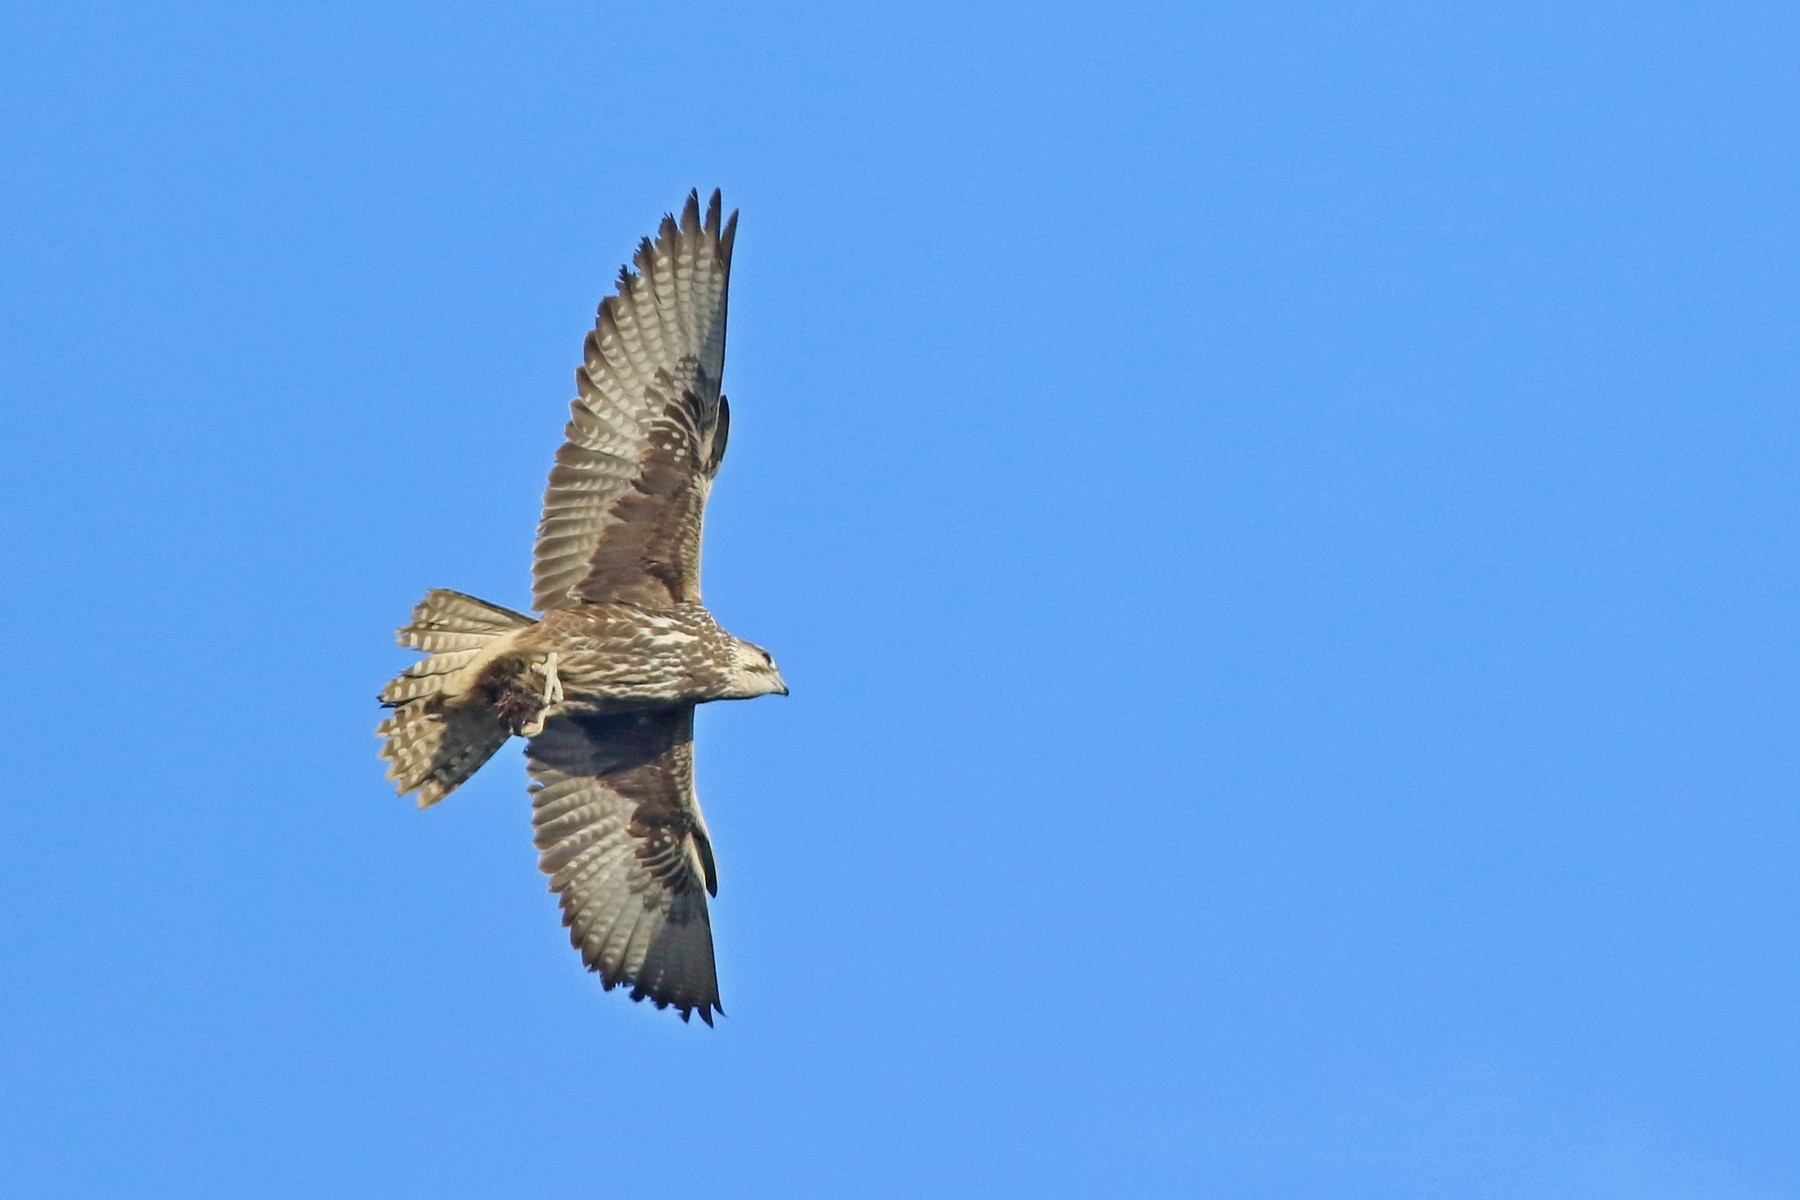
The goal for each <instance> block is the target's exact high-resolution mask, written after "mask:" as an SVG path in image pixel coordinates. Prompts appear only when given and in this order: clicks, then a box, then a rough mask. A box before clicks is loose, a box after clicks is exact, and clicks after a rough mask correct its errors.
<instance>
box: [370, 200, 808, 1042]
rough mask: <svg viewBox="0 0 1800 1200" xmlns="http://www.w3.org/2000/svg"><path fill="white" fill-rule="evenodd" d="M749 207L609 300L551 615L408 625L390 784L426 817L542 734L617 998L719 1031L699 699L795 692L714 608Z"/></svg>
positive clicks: (540, 550)
mask: <svg viewBox="0 0 1800 1200" xmlns="http://www.w3.org/2000/svg"><path fill="white" fill-rule="evenodd" d="M736 222H737V216H736V214H735V213H734V214H732V217H731V219H730V221H728V222H726V223H724V224H723V225H721V222H720V219H719V196H718V193H716V192H715V193H714V194H713V197H712V202H711V204H710V206H709V207H708V210H707V213H706V216H705V218H704V220H703V219H702V218H701V215H700V212H699V204H698V197H697V196H695V195H690V196H689V197H688V203H687V207H686V209H685V210H684V211H683V213H682V216H681V219H680V221H679V222H677V221H676V220H675V218H673V217H667V218H664V221H663V225H662V228H661V229H660V231H659V234H658V237H657V240H656V241H655V242H651V241H649V240H648V239H646V240H645V241H644V243H643V244H642V246H641V247H640V248H639V251H638V254H637V258H636V264H635V265H636V266H637V268H638V270H637V273H635V274H634V273H632V272H631V271H629V270H627V271H625V272H622V273H621V276H620V282H619V291H618V294H617V295H615V296H613V297H610V298H608V299H607V300H606V301H605V302H603V303H602V304H601V306H600V314H599V319H598V321H597V322H596V324H595V329H594V332H593V333H592V334H590V335H589V337H588V343H587V352H586V355H585V361H584V362H583V364H582V367H581V368H580V369H579V370H578V371H577V373H576V379H577V385H578V388H579V391H580V395H579V398H577V399H576V400H575V402H574V404H573V406H572V413H571V420H570V422H569V425H568V429H567V433H566V437H567V440H566V441H565V442H564V444H563V446H562V448H561V449H560V450H559V451H558V452H557V455H556V466H555V468H554V469H553V470H552V471H551V474H550V486H549V489H548V491H547V493H546V495H545V498H544V518H543V521H542V523H541V524H540V525H539V528H538V541H537V553H536V556H535V568H534V575H535V586H534V588H533V596H534V603H535V606H536V607H537V608H539V609H541V610H543V616H542V617H540V618H537V619H533V618H532V617H530V616H527V615H525V614H523V613H518V612H514V611H512V610H510V609H505V608H501V607H499V606H497V605H493V604H489V603H487V602H486V601H482V600H477V599H475V598H474V597H472V596H466V595H463V594H462V593H460V592H451V591H446V590H442V589H434V590H433V591H431V592H429V593H427V595H426V597H425V599H424V600H423V601H421V602H420V604H419V605H418V606H417V607H416V608H415V609H414V610H413V620H412V623H411V624H410V625H407V626H405V627H404V628H402V629H401V630H400V640H401V643H402V644H403V645H407V646H411V647H413V648H415V649H418V650H422V651H425V652H426V655H427V657H425V658H423V659H421V660H420V661H418V662H416V663H414V664H413V665H412V666H411V667H409V668H408V669H407V670H406V671H405V672H403V673H402V674H401V675H400V676H399V677H398V678H396V679H395V680H394V681H393V682H392V683H390V684H389V685H388V686H387V687H386V688H385V689H384V690H383V691H382V693H381V701H382V703H383V704H384V705H386V706H387V707H388V708H390V709H392V710H393V711H392V712H391V713H390V715H389V716H388V717H387V719H386V720H384V721H383V722H382V723H381V727H380V728H379V729H378V730H377V732H378V734H379V735H380V736H382V737H384V738H385V739H386V745H385V746H384V747H383V749H382V756H383V757H384V758H386V759H388V761H389V771H388V775H389V777H390V778H392V779H394V780H395V781H396V783H397V784H398V786H399V788H400V791H401V792H402V793H406V792H417V793H418V796H419V803H420V805H421V806H427V805H430V804H433V803H436V802H437V801H438V800H440V799H442V798H443V797H444V796H446V795H448V794H449V793H450V792H451V791H453V790H455V788H456V787H457V786H458V785H459V784H461V783H462V782H463V780H465V779H467V778H468V777H469V776H470V775H472V774H473V773H474V772H475V771H476V770H477V769H478V768H479V767H480V766H481V765H482V763H484V762H486V761H487V759H488V758H489V757H490V756H492V755H493V753H494V751H495V750H497V749H499V747H500V746H501V745H503V744H504V743H505V742H506V741H507V739H508V738H510V737H513V736H515V735H517V736H523V737H526V738H528V739H530V740H529V742H528V744H527V750H526V754H527V762H528V766H529V768H530V771H531V774H532V776H533V779H534V784H533V823H534V826H535V828H536V830H537V844H538V848H539V850H540V852H541V854H540V859H539V863H540V865H541V866H542V867H543V869H544V871H545V872H546V873H548V874H549V875H550V885H551V888H552V890H554V891H556V892H557V893H558V894H559V895H560V896H561V898H562V907H563V919H564V923H565V924H567V925H568V926H569V928H570V934H571V938H572V940H573V941H574V944H575V946H576V948H577V949H579V950H580V951H581V954H582V958H583V960H584V961H585V962H586V963H587V965H588V966H589V967H590V968H592V969H593V970H595V971H596V972H598V973H599V974H600V976H601V978H602V981H603V982H604V983H605V985H606V986H607V987H608V988H611V987H613V986H615V985H625V986H629V987H630V988H631V994H632V997H633V999H645V998H648V999H650V1000H651V1001H652V1002H654V1003H655V1004H656V1005H657V1006H658V1007H663V1006H664V1005H673V1006H674V1007H675V1008H677V1009H678V1010H679V1011H680V1012H681V1015H682V1017H683V1019H686V1018H687V1017H688V1016H689V1014H690V1013H693V1012H696V1011H697V1012H698V1013H699V1014H700V1016H701V1018H702V1019H703V1020H705V1021H706V1022H707V1023H709V1024H710V1023H711V1021H712V1014H713V1012H714V1011H717V1010H718V1007H719V1000H718V985H717V981H716V978H715V975H714V969H713V953H712V932H711V925H710V920H709V917H708V913H707V905H706V897H707V896H708V895H712V894H716V892H717V889H718V876H717V871H716V867H715V864H714V860H713V851H712V843H711V839H710V837H709V835H708V834H707V832H706V824H705V821H704V819H703V818H702V817H701V815H700V807H699V802H698V800H697V799H696V798H695V796H694V792H693V744H692V740H693V711H694V706H695V705H697V704H703V703H706V702H708V701H712V700H732V699H749V698H751V697H754V696H762V695H768V694H770V693H781V694H786V691H787V686H786V684H785V683H784V682H783V681H782V678H781V675H780V672H779V671H777V670H776V668H775V663H774V660H773V659H772V658H771V657H770V656H769V654H768V652H767V651H765V650H763V649H762V648H761V647H758V646H755V645H753V644H751V643H749V642H745V641H742V640H740V639H738V638H735V637H733V636H731V635H730V634H728V633H726V632H725V631H724V630H723V629H721V628H720V627H719V624H718V623H717V622H716V621H715V620H714V619H713V617H712V614H711V613H709V612H708V611H707V610H706V608H705V607H704V606H703V605H702V604H701V602H700V583H699V570H700V537H701V525H702V521H703V518H704V513H705V505H706V498H707V495H708V493H709V492H710V490H711V485H712V479H713V476H714V474H716V472H717V471H718V468H719V464H720V462H721V461H722V459H723V457H724V453H725V443H726V439H727V437H728V435H729V430H730V417H729V407H728V405H727V404H726V402H725V397H724V396H723V395H722V394H721V393H720V391H719V379H720V375H721V372H722V370H723V366H724V354H725V298H726V284H727V280H728V278H729V274H730V264H731V245H732V240H733V235H734V233H735V230H736Z"/></svg>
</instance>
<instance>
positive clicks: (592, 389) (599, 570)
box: [532, 191, 737, 611]
mask: <svg viewBox="0 0 1800 1200" xmlns="http://www.w3.org/2000/svg"><path fill="white" fill-rule="evenodd" d="M736 233H737V214H736V213H735V212H734V213H732V214H731V216H730V217H729V218H728V219H726V220H724V221H723V222H721V220H720V213H719V193H718V192H716V191H715V192H714V193H713V194H712V199H711V201H710V203H709V204H708V205H707V209H706V213H705V216H704V217H702V215H701V213H700V202H699V194H698V193H697V192H693V193H689V195H688V199H687V204H686V206H685V207H684V208H683V209H682V212H681V217H680V219H679V220H677V219H676V218H675V217H673V216H668V217H664V218H663V221H662V225H661V227H660V229H659V230H658V232H657V237H656V240H655V241H654V242H652V241H650V240H649V239H647V238H646V239H645V240H644V242H643V243H642V244H641V245H640V246H639V247H638V251H637V254H636V256H635V258H634V259H633V266H635V268H636V270H635V271H633V270H631V269H629V268H628V269H626V270H624V271H621V272H620V276H619V288H618V291H617V293H616V294H614V295H612V296H609V297H607V299H606V300H604V301H602V302H601V304H600V311H599V314H598V317H597V319H596V321H595V324H594V329H593V331H592V332H591V333H589V334H588V338H587V344H586V350H585V353H584V354H583V357H582V365H581V366H580V367H579V368H578V369H577V370H576V372H575V382H576V388H577V392H578V395H577V396H576V399H575V400H574V402H573V403H572V404H571V406H570V415H569V424H568V427H567V429H566V430H565V431H564V438H565V440H564V442H563V445H562V446H561V448H560V449H558V450H557V453H556V465H555V466H554V467H553V468H552V469H551V472H550V483H549V487H548V488H547V489H546V491H545V493H544V514H543V519H542V521H541V522H540V523H539V526H538V539H537V548H536V552H535V554H534V556H533V564H532V576H533V578H532V603H533V604H534V605H535V606H536V607H537V608H538V609H540V610H545V611H547V610H550V609H556V608H569V607H573V606H575V605H577V604H581V603H583V602H597V603H606V602H624V603H632V604H642V605H646V606H650V607H661V606H665V605H668V604H671V603H698V601H699V599H700V531H701V523H702V521H703V519H704V513H705V507H706V497H707V493H708V491H709V490H710V487H711V482H712V477H713V474H714V472H716V471H717V470H718V466H719V462H720V460H721V459H722V458H723V455H724V442H723V434H724V431H725V429H726V427H727V423H726V421H725V420H723V419H722V414H723V412H724V406H725V405H724V397H723V396H722V395H721V394H720V392H719V386H720V378H721V376H722V374H723V372H724V369H725V313H726V298H727V286H728V283H729V279H730V274H731V247H732V243H733V241H734V239H735V237H736Z"/></svg>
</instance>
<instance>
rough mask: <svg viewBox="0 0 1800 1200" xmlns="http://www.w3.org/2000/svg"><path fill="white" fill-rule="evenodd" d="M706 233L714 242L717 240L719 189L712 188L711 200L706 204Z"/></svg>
mask: <svg viewBox="0 0 1800 1200" xmlns="http://www.w3.org/2000/svg"><path fill="white" fill-rule="evenodd" d="M706 232H707V233H708V234H709V235H710V236H711V237H712V239H713V240H714V241H718V240H719V189H718V188H714V189H713V194H712V199H710V200H708V201H707V202H706Z"/></svg>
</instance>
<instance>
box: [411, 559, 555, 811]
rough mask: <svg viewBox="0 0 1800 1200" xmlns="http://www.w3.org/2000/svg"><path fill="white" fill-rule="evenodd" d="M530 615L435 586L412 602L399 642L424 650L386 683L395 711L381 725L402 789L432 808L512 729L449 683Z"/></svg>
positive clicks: (494, 749)
mask: <svg viewBox="0 0 1800 1200" xmlns="http://www.w3.org/2000/svg"><path fill="white" fill-rule="evenodd" d="M531 623H532V618H530V617H528V616H526V615H524V614H523V613H516V612H513V611H512V610H511V609H507V608H501V607H500V606H499V605H497V604H489V603H487V602H486V601H485V600H477V599H476V598H475V597H473V596H465V595H464V594H463V593H461V592H452V591H449V590H447V589H444V588H433V589H432V590H431V591H429V592H427V593H426V594H425V599H423V600H421V601H420V602H419V603H418V605H417V606H416V607H415V608H414V609H413V615H412V623H411V624H409V625H406V626H403V627H402V628H401V629H400V632H399V638H400V644H401V645H402V646H411V647H413V648H414V649H417V650H424V651H425V652H426V656H425V657H424V658H422V659H420V660H419V661H418V662H416V663H414V664H413V665H412V666H410V667H408V668H407V669H406V670H404V671H402V672H401V673H400V674H399V676H398V677H396V678H395V679H394V680H393V681H392V682H391V683H389V684H388V685H387V686H386V687H385V688H383V689H382V690H381V702H382V704H384V705H386V706H387V707H389V708H391V709H393V710H394V711H393V712H392V713H390V714H388V716H387V718H386V719H384V720H383V721H382V722H381V724H380V725H379V726H377V727H376V730H375V734H376V736H377V737H380V738H384V739H386V744H385V745H383V746H382V748H381V757H382V758H384V759H386V760H387V763H388V773H387V777H388V778H389V779H391V780H393V781H394V783H395V786H396V787H398V788H399V790H400V794H401V795H405V794H406V793H408V792H417V793H418V794H419V807H420V808H427V807H429V806H431V805H433V804H436V803H437V802H438V801H439V800H442V799H443V798H444V797H445V796H448V795H449V794H450V793H451V792H453V791H455V790H456V788H457V786H458V785H460V784H461V783H462V782H463V781H464V780H465V779H467V778H468V777H469V776H471V775H473V774H474V773H475V772H476V770H478V769H479V768H480V766H481V764H482V763H485V762H486V761H487V760H488V759H489V758H491V757H493V754H494V751H496V750H498V749H499V748H500V747H501V746H502V745H504V744H505V742H506V739H507V738H508V737H510V736H511V735H512V730H511V729H510V728H509V727H508V726H507V724H506V723H505V722H504V721H503V720H501V718H500V717H499V716H498V715H496V714H495V713H494V712H493V711H491V710H490V709H488V708H486V707H485V706H482V705H463V704H452V703H449V702H448V698H447V697H446V696H445V695H444V694H443V692H444V689H445V687H446V685H447V684H448V683H449V682H450V680H451V679H452V678H453V677H454V676H455V674H456V672H458V671H460V670H462V669H463V668H464V667H466V666H468V665H469V664H470V663H471V662H473V661H474V660H475V659H476V657H477V656H478V655H480V653H481V651H482V650H483V649H485V648H486V647H487V645H488V643H490V642H492V641H493V640H494V639H495V638H497V637H501V636H503V635H505V634H508V633H511V632H513V631H515V630H518V629H523V628H525V627H526V626H528V625H530V624H531Z"/></svg>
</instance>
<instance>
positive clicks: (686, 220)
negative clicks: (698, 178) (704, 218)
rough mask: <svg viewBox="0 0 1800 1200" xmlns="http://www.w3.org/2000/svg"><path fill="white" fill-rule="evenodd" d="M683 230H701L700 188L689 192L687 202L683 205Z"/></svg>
mask: <svg viewBox="0 0 1800 1200" xmlns="http://www.w3.org/2000/svg"><path fill="white" fill-rule="evenodd" d="M681 231H682V232H683V233H699V232H700V189H699V188H695V189H693V190H692V191H690V192H689V193H688V198H687V203H686V204H684V205H682V206H681Z"/></svg>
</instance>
